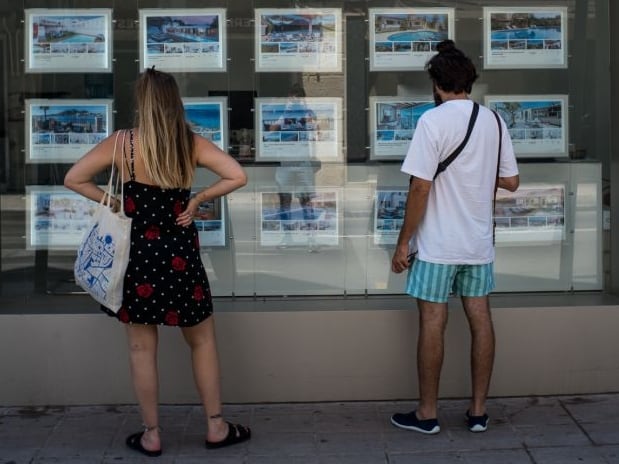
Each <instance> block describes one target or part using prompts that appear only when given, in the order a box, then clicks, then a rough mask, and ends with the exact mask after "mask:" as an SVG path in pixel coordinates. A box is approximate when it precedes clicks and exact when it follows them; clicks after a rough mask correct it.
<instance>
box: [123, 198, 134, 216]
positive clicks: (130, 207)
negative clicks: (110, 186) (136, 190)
mask: <svg viewBox="0 0 619 464" xmlns="http://www.w3.org/2000/svg"><path fill="white" fill-rule="evenodd" d="M125 211H126V212H127V213H133V212H134V211H135V202H134V201H133V198H131V197H127V199H126V200H125Z"/></svg>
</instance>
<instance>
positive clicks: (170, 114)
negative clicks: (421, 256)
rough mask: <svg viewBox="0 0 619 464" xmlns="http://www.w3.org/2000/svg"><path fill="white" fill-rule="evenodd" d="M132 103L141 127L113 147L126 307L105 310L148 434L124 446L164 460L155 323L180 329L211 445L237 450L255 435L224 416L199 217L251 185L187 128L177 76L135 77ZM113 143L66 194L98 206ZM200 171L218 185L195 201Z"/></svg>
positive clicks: (81, 170) (77, 172)
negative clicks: (125, 246)
mask: <svg viewBox="0 0 619 464" xmlns="http://www.w3.org/2000/svg"><path fill="white" fill-rule="evenodd" d="M135 95H136V105H137V114H136V118H137V119H136V127H135V128H133V129H129V130H128V131H124V132H123V133H122V134H121V136H120V137H119V138H118V144H119V146H120V147H122V149H117V154H116V158H115V164H116V169H117V170H118V171H119V172H122V170H124V179H123V183H124V206H125V212H126V214H127V216H129V217H132V218H133V221H132V229H131V251H130V257H129V265H128V267H127V271H126V274H125V278H124V287H123V293H124V295H123V304H122V306H121V308H120V310H119V311H118V313H117V314H115V313H113V312H111V311H109V310H108V309H107V308H102V309H103V310H104V311H106V312H107V313H108V314H109V315H111V316H115V317H117V318H118V319H119V320H120V321H121V322H124V323H126V324H127V325H126V328H127V335H128V339H129V350H130V364H131V376H132V380H133V385H134V388H135V392H136V395H137V399H138V403H139V405H140V410H141V414H142V420H143V423H144V431H141V432H138V433H135V434H132V435H130V436H129V437H128V438H127V441H126V443H127V446H129V447H130V448H132V449H134V450H136V451H139V452H141V453H142V454H145V455H147V456H159V455H160V454H161V438H160V431H161V429H160V427H159V417H158V379H157V334H158V332H157V327H158V326H159V325H169V326H180V327H181V330H182V333H183V336H184V338H185V340H186V342H187V344H188V345H189V347H190V349H191V357H192V366H193V372H194V379H195V382H196V386H197V389H198V392H199V394H200V398H201V400H202V404H203V406H204V410H205V413H206V418H207V434H206V447H207V448H220V447H223V446H228V445H233V444H236V443H241V442H243V441H245V440H248V439H249V438H250V430H249V429H248V428H247V427H244V426H241V425H235V424H231V423H229V422H225V421H224V420H223V417H222V415H221V400H220V386H219V364H218V355H217V347H216V342H215V330H214V325H213V317H212V312H213V308H212V301H211V294H210V289H209V284H208V280H207V277H206V273H205V271H204V267H203V265H202V262H201V259H200V245H199V242H198V233H197V229H196V227H195V225H194V223H193V217H194V215H195V214H196V212H197V211H198V206H199V205H200V203H202V202H205V201H208V200H212V199H214V198H218V197H221V196H222V195H226V194H227V193H230V192H232V191H233V190H235V189H237V188H239V187H242V186H244V185H245V184H246V183H247V177H246V175H245V172H244V171H243V168H242V167H241V166H240V165H239V164H238V163H237V162H236V160H234V159H233V158H232V157H231V156H229V155H228V154H226V153H224V152H222V151H221V150H219V149H218V148H217V147H216V146H215V145H213V144H212V143H211V142H210V141H208V140H206V139H204V138H203V137H200V136H198V135H196V134H194V133H193V132H192V131H191V130H190V128H189V126H188V124H187V122H186V121H185V113H184V108H183V103H182V100H181V97H180V92H179V89H178V86H177V84H176V81H175V80H174V78H173V77H172V76H171V75H169V74H167V73H163V72H160V71H155V70H154V69H148V70H147V71H145V72H144V73H143V74H142V75H141V76H140V78H139V79H138V81H137V83H136V88H135ZM116 135H117V134H116V133H115V134H113V135H112V136H111V137H108V138H107V139H105V140H103V141H102V142H101V143H100V144H98V145H97V146H96V147H95V148H93V149H92V150H91V151H90V152H89V153H87V154H86V155H85V156H84V157H83V158H81V159H80V160H79V161H78V162H77V163H76V164H75V165H74V166H73V167H72V168H71V169H70V170H69V172H68V173H67V175H66V177H65V181H64V184H65V186H66V187H67V188H69V189H71V190H74V191H76V192H78V193H80V194H81V195H84V196H85V197H87V198H90V199H91V200H94V201H96V202H99V201H101V199H102V198H103V196H104V195H105V193H104V191H103V190H101V189H100V188H99V187H98V186H97V185H96V184H95V183H94V182H93V178H94V176H95V175H96V174H98V173H100V172H102V171H104V170H106V169H108V168H110V167H111V165H112V159H113V151H114V141H115V138H116ZM123 141H124V142H123ZM123 163H124V166H123ZM197 166H203V167H205V168H207V169H210V170H211V171H213V172H214V173H215V174H216V175H218V176H219V180H218V181H217V182H215V183H214V184H212V185H211V186H210V187H207V188H205V189H204V190H202V191H200V192H198V193H197V194H196V195H195V196H193V197H191V198H190V188H191V185H192V181H193V176H194V173H195V170H196V167H197ZM114 201H116V202H117V199H115V200H114Z"/></svg>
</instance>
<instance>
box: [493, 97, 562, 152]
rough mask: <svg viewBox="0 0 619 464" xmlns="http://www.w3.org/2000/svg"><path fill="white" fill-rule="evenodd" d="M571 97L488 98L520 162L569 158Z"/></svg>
mask: <svg viewBox="0 0 619 464" xmlns="http://www.w3.org/2000/svg"><path fill="white" fill-rule="evenodd" d="M567 101H568V97H567V95H486V97H485V104H486V106H488V107H489V108H490V109H492V110H495V111H497V112H498V113H499V114H500V115H501V117H502V118H503V120H504V121H505V123H506V124H507V128H508V130H509V135H510V136H511V139H512V143H513V145H514V152H515V153H516V155H517V156H518V157H519V158H545V157H568V156H569V152H568V135H569V131H568V114H567V111H568V105H567Z"/></svg>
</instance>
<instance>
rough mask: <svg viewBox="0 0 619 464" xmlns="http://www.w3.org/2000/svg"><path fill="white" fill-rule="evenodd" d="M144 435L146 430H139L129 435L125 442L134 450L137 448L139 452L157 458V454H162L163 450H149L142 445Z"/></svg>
mask: <svg viewBox="0 0 619 464" xmlns="http://www.w3.org/2000/svg"><path fill="white" fill-rule="evenodd" d="M142 435H144V432H138V433H134V434H133V435H129V436H128V437H127V441H126V442H125V443H126V444H127V446H128V447H129V448H131V449H132V450H135V451H137V452H138V453H142V454H144V455H146V456H148V457H150V458H156V457H157V456H161V450H155V451H151V450H147V449H146V448H144V447H143V446H142Z"/></svg>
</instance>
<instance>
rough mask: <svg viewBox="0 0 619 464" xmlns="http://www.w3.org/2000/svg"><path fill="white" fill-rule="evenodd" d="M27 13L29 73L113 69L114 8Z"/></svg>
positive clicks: (27, 59) (33, 11) (27, 69)
mask: <svg viewBox="0 0 619 464" xmlns="http://www.w3.org/2000/svg"><path fill="white" fill-rule="evenodd" d="M59 11H61V12H59ZM25 13H26V24H27V26H26V27H27V31H28V34H27V37H26V72H33V71H37V72H84V71H89V72H93V71H94V72H103V71H111V44H112V38H111V10H109V9H89V10H75V9H67V10H38V9H37V10H26V11H25Z"/></svg>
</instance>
